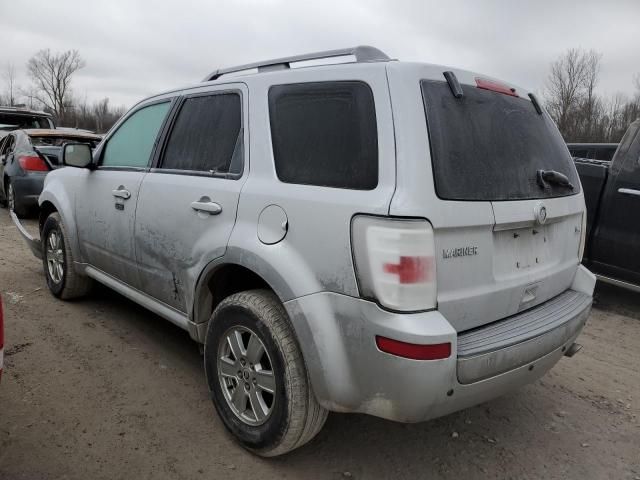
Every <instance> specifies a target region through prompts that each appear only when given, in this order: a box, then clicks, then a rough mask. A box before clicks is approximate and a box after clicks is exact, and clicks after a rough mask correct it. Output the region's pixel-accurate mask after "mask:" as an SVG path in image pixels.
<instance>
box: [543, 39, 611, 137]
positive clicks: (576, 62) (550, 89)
mask: <svg viewBox="0 0 640 480" xmlns="http://www.w3.org/2000/svg"><path fill="white" fill-rule="evenodd" d="M600 58H601V55H600V54H598V53H596V52H594V51H593V50H591V51H589V52H585V51H584V50H581V49H577V48H572V49H569V50H567V52H566V53H564V54H563V55H562V56H561V57H560V58H558V59H557V60H556V61H555V62H553V63H552V64H551V72H550V74H549V78H548V81H547V109H548V111H549V113H550V115H551V116H552V117H553V119H554V120H555V121H556V123H557V124H558V128H559V129H560V131H561V132H562V133H563V134H564V135H565V136H566V135H571V134H572V133H573V132H574V131H575V130H576V128H575V127H576V122H577V120H578V119H577V118H576V115H575V114H576V112H577V110H578V109H579V106H580V103H581V102H583V101H584V100H585V99H587V101H588V102H589V106H590V108H592V107H593V101H594V91H595V87H596V85H597V83H598V74H599V71H600Z"/></svg>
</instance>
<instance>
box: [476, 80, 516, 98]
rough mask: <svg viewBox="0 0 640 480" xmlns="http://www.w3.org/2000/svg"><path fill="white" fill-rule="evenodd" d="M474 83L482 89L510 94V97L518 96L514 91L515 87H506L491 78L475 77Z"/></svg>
mask: <svg viewBox="0 0 640 480" xmlns="http://www.w3.org/2000/svg"><path fill="white" fill-rule="evenodd" d="M476 85H477V86H478V88H482V89H484V90H491V91H492V92H498V93H504V94H505V95H511V96H512V97H518V96H519V95H518V94H517V93H516V89H515V88H512V87H508V86H506V85H503V84H501V83H498V82H494V81H493V80H487V79H484V78H476Z"/></svg>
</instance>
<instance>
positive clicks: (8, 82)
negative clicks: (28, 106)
mask: <svg viewBox="0 0 640 480" xmlns="http://www.w3.org/2000/svg"><path fill="white" fill-rule="evenodd" d="M2 78H3V79H4V82H5V87H6V92H7V94H6V97H5V98H6V102H7V103H8V104H9V106H13V105H15V103H16V69H15V67H14V65H13V63H7V65H6V67H5V69H4V72H3V73H2Z"/></svg>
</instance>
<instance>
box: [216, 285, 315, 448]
mask: <svg viewBox="0 0 640 480" xmlns="http://www.w3.org/2000/svg"><path fill="white" fill-rule="evenodd" d="M204 361H205V372H206V376H207V383H208V385H209V390H210V392H211V397H212V399H213V403H214V405H215V407H216V410H217V411H218V414H219V415H220V418H221V419H222V421H223V423H224V425H225V427H226V428H227V429H228V430H229V431H230V432H231V434H232V435H233V436H234V437H235V438H236V439H237V440H238V441H239V442H240V444H241V445H242V446H244V447H245V448H247V449H249V450H251V451H252V452H254V453H256V454H258V455H261V456H264V457H272V456H276V455H282V454H284V453H287V452H289V451H291V450H293V449H295V448H298V447H300V446H302V445H304V444H305V443H307V442H308V441H309V440H311V439H312V438H313V437H314V436H315V435H316V434H317V433H318V432H319V431H320V429H321V428H322V426H323V425H324V422H325V420H326V419H327V413H328V412H327V410H325V409H324V408H322V407H321V406H320V405H319V404H318V401H317V400H316V397H315V395H314V393H313V391H312V389H311V385H310V383H309V379H308V376H307V370H306V368H305V365H304V361H303V359H302V354H301V352H300V348H299V346H298V342H297V339H296V337H295V335H294V332H293V330H292V328H291V326H290V324H289V320H288V317H287V313H286V311H285V309H284V307H283V305H282V303H280V301H279V300H278V298H277V297H276V296H275V295H274V294H273V293H272V292H269V291H267V290H250V291H247V292H241V293H237V294H234V295H231V296H229V297H227V298H226V299H225V300H223V301H222V302H221V303H220V305H218V307H217V308H216V309H215V311H214V312H213V315H212V316H211V319H210V321H209V328H208V330H207V338H206V343H205V351H204Z"/></svg>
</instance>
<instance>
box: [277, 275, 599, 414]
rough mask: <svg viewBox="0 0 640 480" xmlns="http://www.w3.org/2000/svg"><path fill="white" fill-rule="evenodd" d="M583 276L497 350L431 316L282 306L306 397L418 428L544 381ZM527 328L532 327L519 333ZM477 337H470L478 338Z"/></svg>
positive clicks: (310, 303) (505, 335) (583, 314)
mask: <svg viewBox="0 0 640 480" xmlns="http://www.w3.org/2000/svg"><path fill="white" fill-rule="evenodd" d="M584 276H587V277H588V278H587V279H586V280H585V279H584V278H583V277H584ZM578 277H580V278H578ZM591 277H592V275H591V274H590V273H589V272H588V271H587V270H586V269H584V268H583V267H580V268H579V269H578V273H577V274H576V281H574V285H573V288H574V289H575V290H574V291H568V292H565V294H562V295H560V296H558V297H556V299H553V300H551V301H549V302H546V303H545V304H543V305H540V306H538V307H536V308H534V309H532V310H530V311H528V312H526V313H527V315H528V318H525V319H523V318H518V319H516V320H519V322H515V323H518V325H517V327H520V328H516V329H515V333H514V332H511V334H510V333H509V331H510V330H513V329H512V328H509V327H514V325H515V324H512V325H507V328H503V329H502V330H501V332H499V333H501V334H502V336H501V337H500V339H499V341H497V342H496V341H493V342H492V341H490V340H488V339H489V338H490V335H488V336H485V337H482V336H480V337H482V340H481V341H479V340H478V338H476V341H475V342H471V341H470V337H468V336H466V335H470V334H461V335H458V334H457V332H456V331H455V329H454V328H453V327H452V326H451V324H450V323H449V322H448V321H447V320H446V319H445V318H444V316H442V314H441V313H440V312H438V311H430V312H421V313H414V314H398V313H391V312H388V311H385V310H382V309H381V308H379V307H378V306H377V305H375V304H373V303H372V302H368V301H364V300H360V299H356V298H352V297H347V296H344V295H338V294H333V293H318V294H314V295H308V296H305V297H301V298H298V299H295V300H292V301H290V302H286V304H285V306H286V308H287V311H288V313H289V316H290V318H291V320H292V323H293V325H294V328H295V329H296V333H297V335H298V338H299V340H300V345H301V348H302V350H303V354H304V358H305V362H306V365H307V368H308V371H309V375H310V378H311V382H312V385H313V388H314V392H315V394H316V396H317V397H318V400H319V402H320V403H321V404H322V405H323V406H324V407H325V408H328V409H330V410H333V411H341V412H361V413H368V414H371V415H375V416H379V417H383V418H387V419H390V420H395V421H401V422H419V421H423V420H428V419H431V418H435V417H438V416H441V415H446V414H448V413H451V412H454V411H457V410H460V409H463V408H467V407H470V406H473V405H476V404H478V403H482V402H484V401H487V400H490V399H492V398H494V397H497V396H500V395H502V394H504V393H507V392H509V391H511V390H514V389H516V388H518V387H520V386H522V385H525V384H527V383H530V382H532V381H534V380H536V379H538V378H539V377H541V376H542V375H544V374H545V373H546V372H547V371H548V370H549V369H551V368H552V367H553V366H554V365H555V364H556V362H558V360H560V358H562V356H563V354H564V351H565V350H566V349H567V348H568V347H570V346H571V345H572V344H573V342H574V341H575V340H576V338H577V337H578V335H579V334H580V332H581V330H582V328H583V326H584V323H585V322H586V319H587V317H588V315H589V311H590V308H591V293H592V289H593V282H592V279H591ZM585 284H586V288H583V287H585ZM560 297H563V298H560ZM557 299H560V300H559V301H557V302H556V303H553V302H554V300H557ZM536 311H537V313H538V314H539V315H537V316H536V315H535V313H536ZM523 315H524V314H520V315H517V316H514V317H510V318H509V319H505V320H502V321H501V322H505V324H506V323H508V322H509V321H513V320H512V319H513V318H515V317H522V316H523ZM545 319H546V320H548V321H545ZM501 322H497V323H501ZM526 324H529V325H530V326H531V324H536V325H537V327H538V328H537V329H536V328H529V329H527V328H525V326H526ZM496 325H497V324H492V325H491V326H490V327H486V329H490V328H494V329H495V328H496V327H495V326H496ZM478 332H480V329H478V330H476V331H475V332H471V333H475V334H476V337H478ZM494 333H495V332H494ZM376 335H382V336H385V337H388V338H392V339H395V340H400V341H404V342H409V343H416V344H437V343H445V342H450V343H451V347H452V355H451V356H450V357H449V358H446V359H442V360H428V361H420V360H410V359H406V358H401V357H397V356H394V355H390V354H387V353H383V352H381V351H380V350H378V348H377V347H376V344H375V336H376ZM472 343H473V345H472ZM471 346H473V347H474V348H471ZM461 354H462V355H461Z"/></svg>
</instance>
